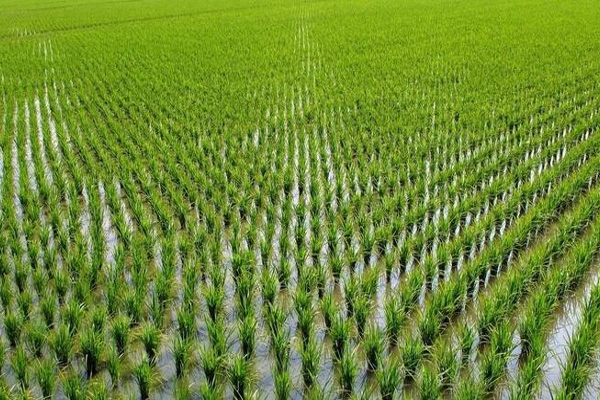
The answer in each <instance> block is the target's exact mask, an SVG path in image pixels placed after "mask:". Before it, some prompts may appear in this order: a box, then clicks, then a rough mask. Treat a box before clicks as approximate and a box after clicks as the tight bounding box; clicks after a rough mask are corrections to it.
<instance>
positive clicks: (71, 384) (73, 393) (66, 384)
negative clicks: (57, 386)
mask: <svg viewBox="0 0 600 400" xmlns="http://www.w3.org/2000/svg"><path fill="white" fill-rule="evenodd" d="M62 387H63V391H64V393H65V397H66V398H67V399H68V400H85V398H86V392H87V388H86V384H85V382H84V380H83V379H82V378H81V376H80V375H79V374H78V373H76V372H75V371H72V372H70V373H68V374H67V375H66V376H65V379H64V381H63V384H62Z"/></svg>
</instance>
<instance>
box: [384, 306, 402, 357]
mask: <svg viewBox="0 0 600 400" xmlns="http://www.w3.org/2000/svg"><path fill="white" fill-rule="evenodd" d="M384 314H385V332H386V335H387V337H388V341H389V343H390V345H391V346H397V345H398V343H399V340H400V333H401V331H402V328H403V327H404V324H405V320H406V314H405V313H404V311H403V310H402V306H401V305H400V301H399V299H398V298H397V297H395V296H390V297H388V298H387V299H386V300H385V304H384Z"/></svg>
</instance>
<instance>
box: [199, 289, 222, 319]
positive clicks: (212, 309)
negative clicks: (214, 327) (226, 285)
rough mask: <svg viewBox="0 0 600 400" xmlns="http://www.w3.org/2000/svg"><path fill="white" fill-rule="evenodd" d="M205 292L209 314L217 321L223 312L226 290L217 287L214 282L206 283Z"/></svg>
mask: <svg viewBox="0 0 600 400" xmlns="http://www.w3.org/2000/svg"><path fill="white" fill-rule="evenodd" d="M203 294H204V299H205V301H206V308H207V309H208V315H209V317H210V318H211V319H212V320H213V321H215V320H216V319H217V318H219V317H220V316H221V314H222V311H223V302H224V300H225V292H224V290H223V288H222V287H216V286H215V285H214V284H213V285H206V286H205V288H204V290H203Z"/></svg>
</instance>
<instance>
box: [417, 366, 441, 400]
mask: <svg viewBox="0 0 600 400" xmlns="http://www.w3.org/2000/svg"><path fill="white" fill-rule="evenodd" d="M418 387H419V389H418V392H419V394H418V396H419V399H423V400H436V399H439V398H441V397H442V385H441V382H440V377H439V375H438V371H437V369H436V368H435V367H429V366H423V367H422V368H421V378H420V380H419V385H418Z"/></svg>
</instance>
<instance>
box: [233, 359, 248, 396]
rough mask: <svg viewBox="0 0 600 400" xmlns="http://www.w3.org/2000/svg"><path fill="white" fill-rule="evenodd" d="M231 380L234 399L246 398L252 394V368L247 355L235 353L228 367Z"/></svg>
mask: <svg viewBox="0 0 600 400" xmlns="http://www.w3.org/2000/svg"><path fill="white" fill-rule="evenodd" d="M228 377H229V382H230V383H231V388H232V391H233V398H234V399H240V400H241V399H245V398H248V397H249V396H250V390H251V381H252V370H251V364H250V362H249V361H248V360H246V358H245V357H243V356H240V355H235V356H234V357H233V360H232V361H231V362H230V364H229V368H228Z"/></svg>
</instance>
